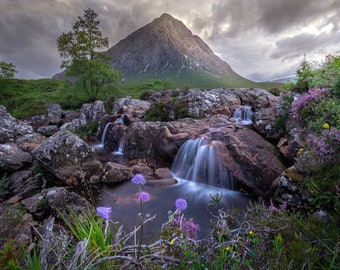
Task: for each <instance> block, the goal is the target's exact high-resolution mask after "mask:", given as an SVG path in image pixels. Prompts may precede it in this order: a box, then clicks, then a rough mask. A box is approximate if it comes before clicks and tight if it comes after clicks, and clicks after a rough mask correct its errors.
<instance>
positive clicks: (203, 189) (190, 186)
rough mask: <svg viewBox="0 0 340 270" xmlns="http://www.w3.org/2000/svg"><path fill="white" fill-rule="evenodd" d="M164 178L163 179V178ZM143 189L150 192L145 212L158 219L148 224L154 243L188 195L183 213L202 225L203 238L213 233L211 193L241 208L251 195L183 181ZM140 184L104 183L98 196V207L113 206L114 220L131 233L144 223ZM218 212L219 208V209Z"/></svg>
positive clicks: (147, 231) (147, 237)
mask: <svg viewBox="0 0 340 270" xmlns="http://www.w3.org/2000/svg"><path fill="white" fill-rule="evenodd" d="M159 181H162V180H159ZM143 190H144V191H147V192H149V193H150V200H149V201H147V202H145V203H144V205H145V213H148V214H150V215H151V216H154V215H156V218H155V219H154V220H152V221H150V222H149V223H147V224H146V225H145V227H144V239H145V240H146V242H152V241H153V240H155V239H156V238H157V236H158V235H159V232H160V229H161V226H162V224H164V223H166V222H167V220H168V211H169V210H171V211H174V210H175V201H176V199H178V198H184V199H185V200H186V201H187V202H188V207H187V209H185V210H184V211H183V212H182V213H183V214H184V215H185V217H186V218H187V219H189V218H193V219H194V222H195V223H197V224H199V226H200V229H201V230H200V231H199V233H198V238H199V239H202V238H204V237H205V236H207V235H208V234H209V232H210V220H211V218H212V216H211V214H210V213H209V212H208V210H207V205H208V204H209V202H210V200H211V196H214V195H215V194H216V193H217V194H220V195H222V199H221V202H220V204H219V205H218V208H225V209H227V208H237V209H240V210H244V209H245V208H246V207H247V205H248V203H249V198H248V197H246V196H245V195H243V194H242V193H239V192H236V191H231V190H226V189H222V188H216V187H212V186H208V185H205V184H201V183H197V182H192V181H187V180H179V182H178V183H177V184H174V185H169V186H157V185H156V186H148V185H147V184H146V185H144V186H143ZM138 192H139V187H138V185H135V184H133V183H132V182H131V181H128V182H125V183H121V184H114V185H103V186H102V189H101V191H100V193H99V194H98V197H97V201H96V202H97V206H105V207H112V213H111V220H113V221H114V222H118V224H119V225H123V226H124V232H126V233H129V232H131V231H132V230H133V229H134V228H135V227H137V226H139V225H140V218H139V217H138V213H139V212H140V204H139V200H138V195H137V194H138ZM215 212H217V211H215Z"/></svg>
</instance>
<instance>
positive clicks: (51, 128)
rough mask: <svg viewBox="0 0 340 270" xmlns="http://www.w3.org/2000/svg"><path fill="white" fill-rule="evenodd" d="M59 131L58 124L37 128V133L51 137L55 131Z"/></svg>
mask: <svg viewBox="0 0 340 270" xmlns="http://www.w3.org/2000/svg"><path fill="white" fill-rule="evenodd" d="M58 131H59V129H58V126H56V125H49V126H41V127H39V128H38V129H37V133H39V134H41V135H43V136H45V137H50V136H52V135H53V134H54V133H57V132H58Z"/></svg>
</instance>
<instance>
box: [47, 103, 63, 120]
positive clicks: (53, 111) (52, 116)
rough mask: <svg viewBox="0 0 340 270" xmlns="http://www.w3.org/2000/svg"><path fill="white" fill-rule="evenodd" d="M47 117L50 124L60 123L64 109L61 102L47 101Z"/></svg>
mask: <svg viewBox="0 0 340 270" xmlns="http://www.w3.org/2000/svg"><path fill="white" fill-rule="evenodd" d="M46 106H47V117H48V123H49V124H50V125H58V124H59V123H61V121H62V119H61V117H62V112H63V111H62V109H61V106H60V105H59V104H54V103H47V104H46Z"/></svg>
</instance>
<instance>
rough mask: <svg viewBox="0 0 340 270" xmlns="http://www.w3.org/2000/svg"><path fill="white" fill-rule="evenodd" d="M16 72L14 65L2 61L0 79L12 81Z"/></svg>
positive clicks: (0, 63)
mask: <svg viewBox="0 0 340 270" xmlns="http://www.w3.org/2000/svg"><path fill="white" fill-rule="evenodd" d="M16 72H17V71H16V69H15V65H14V64H12V63H6V62H4V61H0V79H12V78H14V74H15V73H16Z"/></svg>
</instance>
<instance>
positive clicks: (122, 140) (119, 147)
mask: <svg viewBox="0 0 340 270" xmlns="http://www.w3.org/2000/svg"><path fill="white" fill-rule="evenodd" d="M125 137H126V135H125V134H124V135H123V136H122V137H121V138H120V140H119V145H118V150H117V151H114V152H113V154H114V155H116V156H119V155H124V152H123V148H124V143H125Z"/></svg>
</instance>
